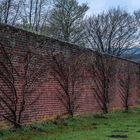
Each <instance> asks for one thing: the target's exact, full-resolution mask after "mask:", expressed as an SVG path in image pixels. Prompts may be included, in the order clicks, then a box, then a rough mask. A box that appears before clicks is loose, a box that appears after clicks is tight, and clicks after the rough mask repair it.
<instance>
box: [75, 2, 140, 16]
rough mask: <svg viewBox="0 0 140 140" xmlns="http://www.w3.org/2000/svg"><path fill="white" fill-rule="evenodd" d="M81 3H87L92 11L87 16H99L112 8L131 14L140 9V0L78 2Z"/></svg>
mask: <svg viewBox="0 0 140 140" xmlns="http://www.w3.org/2000/svg"><path fill="white" fill-rule="evenodd" d="M78 1H79V3H85V2H87V3H88V5H89V7H90V9H89V10H88V12H87V15H92V14H98V13H100V12H102V11H106V10H108V9H110V8H115V7H118V6H119V7H120V8H123V9H125V10H127V11H129V12H133V11H134V10H138V9H140V0H78Z"/></svg>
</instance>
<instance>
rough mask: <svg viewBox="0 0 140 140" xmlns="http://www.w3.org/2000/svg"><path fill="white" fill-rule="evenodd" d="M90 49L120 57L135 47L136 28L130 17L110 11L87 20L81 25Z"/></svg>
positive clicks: (118, 11) (123, 13)
mask: <svg viewBox="0 0 140 140" xmlns="http://www.w3.org/2000/svg"><path fill="white" fill-rule="evenodd" d="M83 26H84V27H85V38H86V40H87V41H88V46H89V47H90V48H93V49H96V50H98V51H99V52H104V53H109V54H112V55H117V56H120V55H122V54H123V53H124V52H125V51H126V50H127V49H128V48H130V47H134V46H136V45H137V40H136V39H137V26H136V22H135V19H134V17H133V16H132V15H130V14H129V13H127V12H126V11H124V10H121V9H119V8H118V9H111V10H109V11H107V12H103V13H101V14H98V15H93V16H92V17H90V18H88V19H87V20H86V21H85V24H84V25H83Z"/></svg>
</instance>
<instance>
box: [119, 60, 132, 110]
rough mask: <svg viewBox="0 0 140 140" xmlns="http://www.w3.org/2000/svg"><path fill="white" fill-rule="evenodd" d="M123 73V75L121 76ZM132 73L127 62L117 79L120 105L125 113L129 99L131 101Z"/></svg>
mask: <svg viewBox="0 0 140 140" xmlns="http://www.w3.org/2000/svg"><path fill="white" fill-rule="evenodd" d="M122 73H123V74H122ZM132 74H133V73H132V71H131V68H130V62H127V65H126V67H125V71H121V73H120V77H119V83H120V97H121V101H122V105H123V107H124V109H125V112H128V111H129V106H130V99H131V95H132V93H131V88H132Z"/></svg>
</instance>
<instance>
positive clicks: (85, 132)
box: [0, 109, 140, 140]
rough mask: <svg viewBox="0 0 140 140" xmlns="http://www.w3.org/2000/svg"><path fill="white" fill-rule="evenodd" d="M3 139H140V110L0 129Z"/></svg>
mask: <svg viewBox="0 0 140 140" xmlns="http://www.w3.org/2000/svg"><path fill="white" fill-rule="evenodd" d="M0 140H140V109H136V110H134V111H131V112H130V113H128V114H127V113H122V112H116V113H111V114H108V115H104V116H103V117H101V116H99V115H90V116H83V117H74V118H67V119H58V120H56V121H54V122H51V121H50V122H46V123H42V124H33V125H30V126H28V127H25V128H23V130H22V131H21V130H20V131H17V132H15V131H14V130H13V129H9V130H0Z"/></svg>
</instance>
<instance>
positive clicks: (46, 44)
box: [0, 25, 139, 122]
mask: <svg viewBox="0 0 140 140" xmlns="http://www.w3.org/2000/svg"><path fill="white" fill-rule="evenodd" d="M0 42H1V43H3V44H4V46H5V47H12V50H13V51H14V54H15V63H16V64H17V66H19V67H20V68H19V70H20V69H22V68H21V67H22V58H23V56H24V54H25V52H26V51H27V48H30V49H31V50H32V51H34V52H35V53H37V54H46V52H48V51H49V50H50V49H52V48H54V49H55V50H56V51H59V52H63V53H64V54H68V53H69V52H70V51H77V50H79V47H78V46H76V45H72V44H68V43H64V42H61V41H58V40H55V39H51V38H47V37H44V36H39V35H36V34H33V33H30V32H26V31H23V30H20V29H16V28H14V27H11V26H7V25H0ZM38 46H40V47H42V48H40V49H34V48H36V47H38ZM115 59H117V66H118V67H124V71H122V72H121V73H119V74H117V75H116V77H115V79H114V81H115V84H114V85H113V88H112V91H110V92H112V93H113V94H114V96H115V97H114V98H113V100H112V102H111V104H110V109H113V108H121V107H122V103H121V99H120V96H119V81H118V79H119V78H118V76H121V75H123V73H125V65H126V63H128V61H127V60H123V59H120V58H115ZM129 63H131V68H132V69H134V73H133V88H132V94H133V95H132V98H131V103H130V104H131V106H136V105H137V100H138V96H137V94H138V89H137V73H136V71H137V69H138V66H139V65H138V64H136V63H134V62H129ZM89 81H90V76H88V73H87V78H86V79H85V80H84V81H83V83H82V85H81V97H80V99H79V103H80V107H79V108H78V110H77V112H76V114H90V113H96V112H99V111H100V109H99V106H98V103H97V102H96V100H95V98H94V96H93V91H92V88H91V85H90V83H89ZM21 86H22V83H21V81H20V80H19V81H17V86H16V88H17V91H18V92H19V95H20V90H21ZM56 86H58V84H57V82H56V81H55V80H54V79H53V78H52V77H50V81H49V82H48V83H47V84H45V83H44V84H43V85H41V87H40V88H39V89H38V90H37V91H35V92H36V93H39V94H41V96H40V98H39V100H38V102H36V103H35V104H33V105H32V106H29V107H27V108H26V110H25V112H24V122H32V121H36V120H42V119H45V118H47V117H49V116H50V117H51V116H55V115H61V114H66V109H65V108H64V106H63V105H62V103H61V102H60V101H59V99H58V98H57V96H56V93H57V90H56V88H55V87H56ZM34 95H36V94H34ZM19 98H20V97H19ZM30 98H33V97H30ZM2 113H4V112H3V111H2V109H1V110H0V121H2V120H3V118H2Z"/></svg>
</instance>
